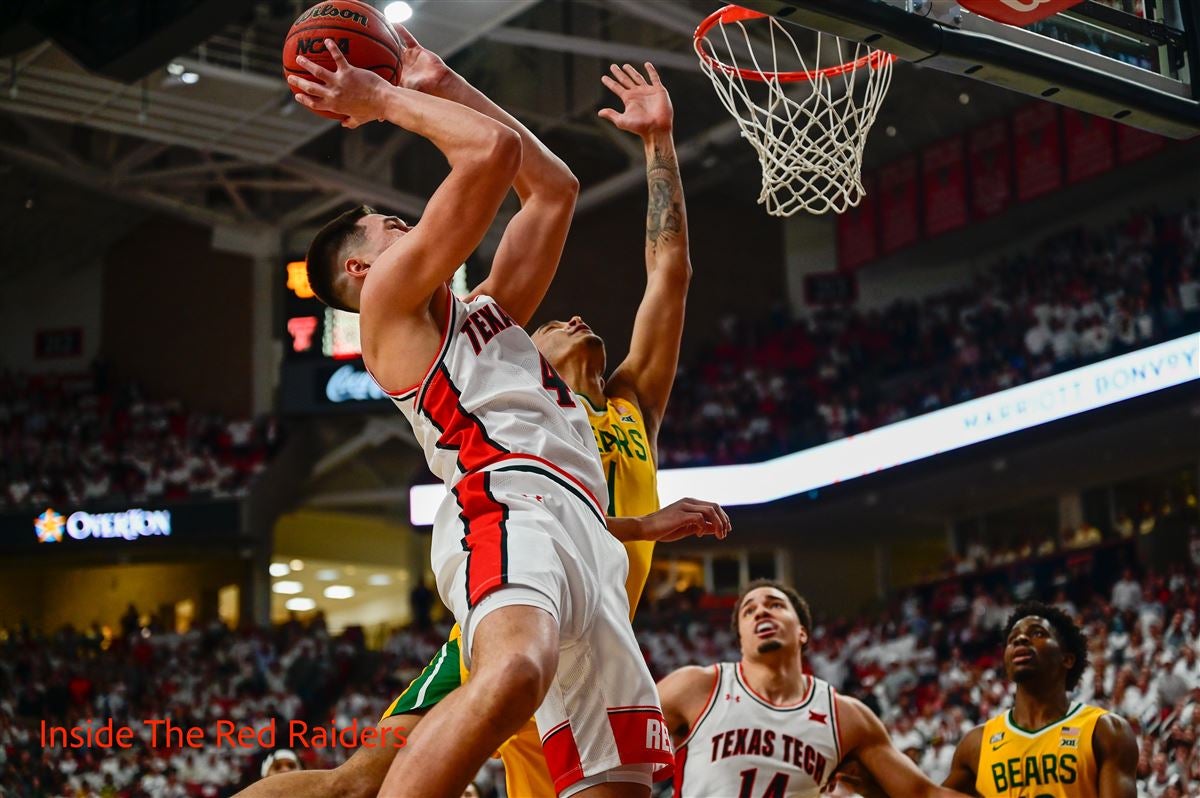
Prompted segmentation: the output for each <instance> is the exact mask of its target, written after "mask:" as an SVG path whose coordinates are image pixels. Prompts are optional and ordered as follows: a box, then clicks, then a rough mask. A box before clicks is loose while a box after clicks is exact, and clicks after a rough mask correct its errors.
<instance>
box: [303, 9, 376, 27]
mask: <svg viewBox="0 0 1200 798" xmlns="http://www.w3.org/2000/svg"><path fill="white" fill-rule="evenodd" d="M319 17H337V18H338V19H347V20H350V21H351V22H357V23H358V24H359V25H362V26H363V27H364V28H365V27H367V15H366V14H361V13H359V12H357V11H354V10H352V9H349V8H338V7H337V6H335V5H328V6H316V7H314V8H310V9H308V10H307V11H305V12H304V13H303V14H301V15H300V16H298V17H296V22H295V23H294V24H295V25H299V24H300V23H301V22H304V21H305V20H309V19H317V18H319Z"/></svg>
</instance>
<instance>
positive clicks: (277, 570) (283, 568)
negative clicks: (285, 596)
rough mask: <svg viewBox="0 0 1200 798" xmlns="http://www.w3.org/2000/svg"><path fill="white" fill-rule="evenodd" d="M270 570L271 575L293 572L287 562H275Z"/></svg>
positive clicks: (285, 574)
mask: <svg viewBox="0 0 1200 798" xmlns="http://www.w3.org/2000/svg"><path fill="white" fill-rule="evenodd" d="M268 570H269V571H270V573H271V576H287V575H288V574H290V573H291V572H292V569H291V568H288V567H287V563H285V562H273V563H271V567H270V568H269V569H268Z"/></svg>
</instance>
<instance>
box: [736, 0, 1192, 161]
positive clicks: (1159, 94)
mask: <svg viewBox="0 0 1200 798" xmlns="http://www.w3.org/2000/svg"><path fill="white" fill-rule="evenodd" d="M996 2H1001V0H996ZM739 5H743V6H745V7H747V8H752V9H754V10H757V11H762V12H764V13H767V14H771V15H773V16H775V17H776V18H778V19H781V20H784V21H787V22H792V23H795V24H798V25H801V26H804V27H807V28H813V29H816V30H820V31H824V32H826V33H832V34H835V35H837V36H840V37H842V38H843V39H849V40H851V41H855V42H864V43H867V44H869V45H871V46H872V47H876V48H879V49H882V50H885V51H887V52H891V53H894V54H896V55H897V56H899V57H900V58H901V59H902V60H905V61H910V62H916V63H919V64H921V65H923V66H926V67H931V68H934V69H939V70H942V71H945V72H950V73H953V74H957V75H965V76H968V77H970V78H972V79H975V80H981V81H985V82H987V83H992V84H994V85H997V86H1001V87H1004V88H1006V89H1011V90H1013V91H1017V92H1021V93H1024V94H1028V95H1031V96H1034V97H1041V98H1043V99H1046V100H1048V101H1050V102H1054V103H1057V104H1060V105H1064V106H1068V107H1071V108H1075V109H1077V110H1080V111H1084V112H1087V113H1090V114H1094V115H1097V116H1102V117H1107V118H1109V119H1113V120H1116V121H1119V122H1121V123H1123V124H1127V125H1132V126H1134V127H1138V128H1141V129H1143V130H1149V131H1153V132H1155V133H1159V134H1162V135H1165V136H1170V137H1173V138H1180V139H1182V138H1190V137H1191V136H1195V135H1196V134H1197V133H1200V95H1198V94H1197V89H1196V86H1195V83H1194V79H1195V77H1196V73H1197V71H1200V34H1198V29H1197V24H1198V23H1200V0H1104V1H1103V2H1101V0H1083V2H1082V3H1079V4H1078V5H1075V6H1073V7H1072V8H1070V9H1068V10H1066V11H1063V12H1060V13H1058V14H1055V15H1053V16H1051V17H1048V18H1047V19H1045V20H1043V21H1041V22H1037V23H1035V24H1033V25H1031V26H1029V27H1027V28H1018V27H1014V26H1012V25H1006V24H1004V23H1002V22H997V21H994V20H991V19H988V18H985V17H982V16H980V15H978V14H974V13H971V12H970V11H968V10H966V9H964V8H962V7H961V6H960V5H958V3H956V2H953V1H952V0H740V1H739Z"/></svg>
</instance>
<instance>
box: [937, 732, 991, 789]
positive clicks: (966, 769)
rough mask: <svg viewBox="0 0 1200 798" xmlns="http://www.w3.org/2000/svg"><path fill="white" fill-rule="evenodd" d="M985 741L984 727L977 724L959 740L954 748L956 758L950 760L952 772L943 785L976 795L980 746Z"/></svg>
mask: <svg viewBox="0 0 1200 798" xmlns="http://www.w3.org/2000/svg"><path fill="white" fill-rule="evenodd" d="M982 741H983V727H982V726H976V727H975V728H974V729H971V730H970V731H969V732H967V733H966V735H965V736H964V737H963V738H962V740H960V741H959V743H958V747H957V748H955V749H954V759H953V760H952V761H951V762H950V773H949V774H948V775H947V776H946V780H945V781H943V782H942V786H943V787H946V788H948V789H951V790H958V791H959V792H961V793H966V794H967V795H975V780H976V778H977V772H976V769H977V768H978V767H979V746H980V745H982Z"/></svg>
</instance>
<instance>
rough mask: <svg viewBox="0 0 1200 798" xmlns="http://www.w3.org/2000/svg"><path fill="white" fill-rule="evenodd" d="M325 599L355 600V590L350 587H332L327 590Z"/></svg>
mask: <svg viewBox="0 0 1200 798" xmlns="http://www.w3.org/2000/svg"><path fill="white" fill-rule="evenodd" d="M325 598H327V599H348V598H354V588H352V587H350V586H349V585H330V586H329V587H327V588H325Z"/></svg>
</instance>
